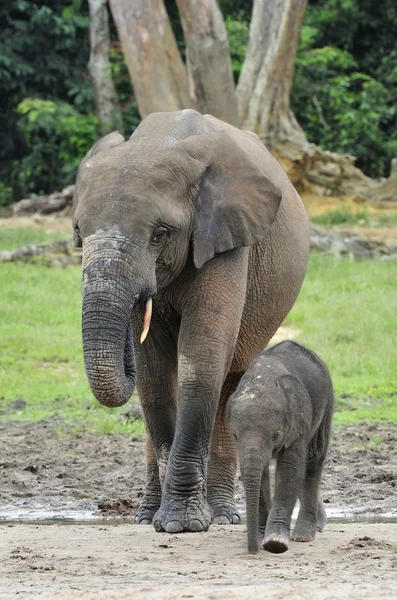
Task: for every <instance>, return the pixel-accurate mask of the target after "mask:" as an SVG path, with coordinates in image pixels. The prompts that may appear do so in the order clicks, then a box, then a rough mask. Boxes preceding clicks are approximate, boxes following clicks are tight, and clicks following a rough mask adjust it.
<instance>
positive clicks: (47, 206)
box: [11, 185, 75, 217]
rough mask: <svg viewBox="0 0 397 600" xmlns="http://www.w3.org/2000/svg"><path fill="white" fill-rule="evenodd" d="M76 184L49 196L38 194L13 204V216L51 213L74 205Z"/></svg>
mask: <svg viewBox="0 0 397 600" xmlns="http://www.w3.org/2000/svg"><path fill="white" fill-rule="evenodd" d="M74 189H75V186H74V185H68V186H67V187H66V188H64V189H63V190H62V191H60V192H54V193H53V194H50V195H49V196H37V197H36V198H26V199H24V200H20V201H19V202H16V203H15V204H13V205H12V206H11V209H12V215H13V216H18V217H20V216H23V215H32V214H35V215H50V214H51V213H56V212H60V211H62V210H64V209H65V208H67V207H68V206H71V205H72V202H73V194H74Z"/></svg>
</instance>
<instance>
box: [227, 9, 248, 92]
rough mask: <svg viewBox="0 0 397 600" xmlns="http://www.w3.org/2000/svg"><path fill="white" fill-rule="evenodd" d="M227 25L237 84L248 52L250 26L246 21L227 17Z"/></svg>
mask: <svg viewBox="0 0 397 600" xmlns="http://www.w3.org/2000/svg"><path fill="white" fill-rule="evenodd" d="M225 24H226V31H227V36H228V40H229V48H230V56H231V59H232V68H233V76H234V80H235V82H236V83H237V81H238V78H239V75H240V71H241V69H242V66H243V63H244V57H245V53H246V50H247V45H248V38H249V26H248V24H247V23H245V22H244V21H239V20H236V19H233V18H232V17H230V16H227V17H226V19H225Z"/></svg>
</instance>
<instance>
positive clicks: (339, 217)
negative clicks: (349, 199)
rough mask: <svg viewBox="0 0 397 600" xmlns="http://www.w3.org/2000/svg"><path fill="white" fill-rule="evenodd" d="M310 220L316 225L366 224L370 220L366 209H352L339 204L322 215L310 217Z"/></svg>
mask: <svg viewBox="0 0 397 600" xmlns="http://www.w3.org/2000/svg"><path fill="white" fill-rule="evenodd" d="M310 220H311V222H312V223H314V224H318V225H327V226H328V227H330V226H331V225H344V224H348V225H355V224H356V223H360V224H363V225H368V223H369V221H370V215H369V212H368V211H367V210H365V209H364V210H358V211H353V210H352V209H351V208H350V207H349V206H341V207H340V208H336V209H334V210H327V211H326V212H325V213H324V214H323V215H317V216H312V217H310Z"/></svg>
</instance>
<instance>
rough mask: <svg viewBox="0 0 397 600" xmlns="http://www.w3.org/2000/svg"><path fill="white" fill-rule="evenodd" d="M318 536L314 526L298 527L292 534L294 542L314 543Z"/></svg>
mask: <svg viewBox="0 0 397 600" xmlns="http://www.w3.org/2000/svg"><path fill="white" fill-rule="evenodd" d="M315 535H316V529H315V527H314V526H313V525H312V524H307V525H306V526H305V525H302V524H300V525H299V526H298V525H297V526H296V527H295V529H294V531H293V533H292V539H293V541H294V542H312V541H313V540H314V536H315Z"/></svg>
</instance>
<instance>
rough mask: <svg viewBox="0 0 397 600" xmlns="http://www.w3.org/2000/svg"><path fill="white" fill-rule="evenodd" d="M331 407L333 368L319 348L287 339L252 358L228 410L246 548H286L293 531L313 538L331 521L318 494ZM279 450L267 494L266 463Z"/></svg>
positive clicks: (305, 538)
mask: <svg viewBox="0 0 397 600" xmlns="http://www.w3.org/2000/svg"><path fill="white" fill-rule="evenodd" d="M332 410H333V389H332V382H331V379H330V376H329V373H328V370H327V368H326V366H325V365H324V363H323V362H322V361H321V360H320V359H319V358H318V356H317V355H316V354H314V352H311V351H310V350H308V349H306V348H304V347H303V346H300V345H299V344H296V343H295V342H290V341H285V342H281V343H280V344H278V345H276V346H274V347H273V348H270V349H269V350H265V351H264V352H263V353H262V354H260V355H259V356H258V357H257V358H256V359H254V360H253V362H252V363H251V365H250V367H249V368H248V369H247V371H246V372H245V374H244V375H243V377H242V378H241V380H240V383H239V385H238V388H237V390H236V391H235V392H234V394H233V395H232V396H231V398H230V401H229V404H228V409H227V418H228V421H229V425H230V427H231V430H232V433H233V436H234V438H235V439H236V441H237V444H238V448H239V452H240V467H241V474H242V478H243V483H244V488H245V493H246V503H247V522H248V528H247V532H248V551H249V552H250V553H256V552H258V550H259V539H258V531H261V532H263V531H264V538H263V541H262V548H264V549H265V550H268V551H269V552H277V553H279V552H285V551H286V550H288V544H289V540H290V525H291V515H292V511H293V509H294V506H295V504H296V501H297V499H298V497H299V499H300V511H299V515H298V519H297V522H296V525H295V529H294V532H293V534H292V539H293V540H295V541H296V542H309V541H312V540H313V539H314V536H315V532H316V530H318V531H321V530H322V528H323V527H324V525H325V523H326V514H325V510H324V507H323V503H322V500H321V496H320V484H321V474H322V468H323V463H324V459H325V455H326V452H327V447H328V441H329V435H330V427H331V418H332ZM272 457H275V458H276V461H277V468H276V486H275V493H274V498H273V504H272V503H271V497H270V483H269V463H270V460H271V458H272Z"/></svg>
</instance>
